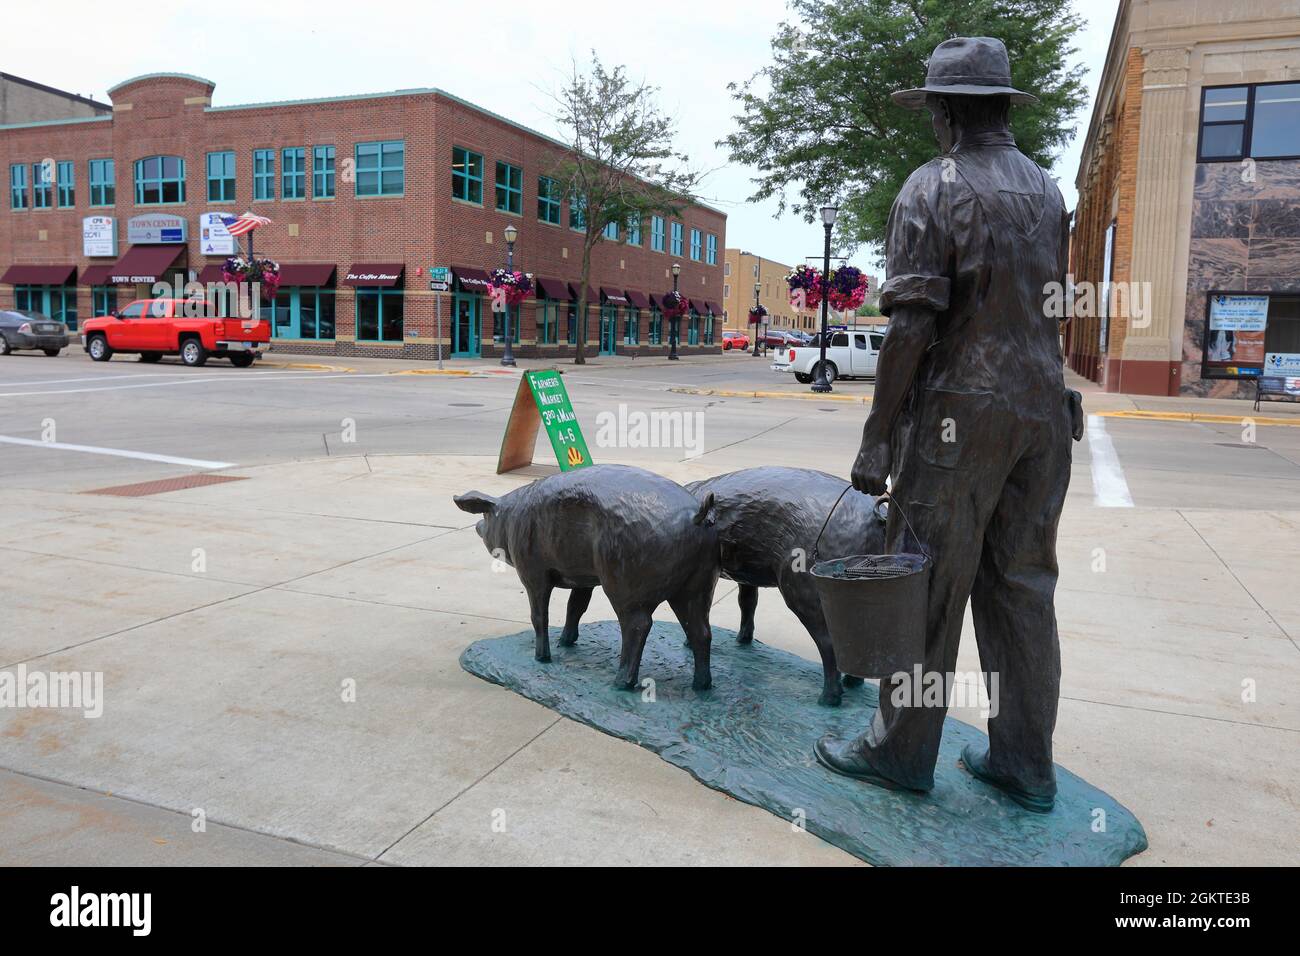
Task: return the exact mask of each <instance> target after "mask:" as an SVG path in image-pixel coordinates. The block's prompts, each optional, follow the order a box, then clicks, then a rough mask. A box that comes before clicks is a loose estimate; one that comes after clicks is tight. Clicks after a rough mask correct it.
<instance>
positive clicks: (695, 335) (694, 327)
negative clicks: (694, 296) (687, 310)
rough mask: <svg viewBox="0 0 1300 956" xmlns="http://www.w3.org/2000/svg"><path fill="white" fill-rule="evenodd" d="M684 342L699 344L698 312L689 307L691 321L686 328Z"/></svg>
mask: <svg viewBox="0 0 1300 956" xmlns="http://www.w3.org/2000/svg"><path fill="white" fill-rule="evenodd" d="M686 344H687V345H699V344H700V313H698V312H696V311H695V310H694V309H691V321H690V324H689V325H688V326H687V328H686Z"/></svg>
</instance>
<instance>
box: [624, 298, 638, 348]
mask: <svg viewBox="0 0 1300 956" xmlns="http://www.w3.org/2000/svg"><path fill="white" fill-rule="evenodd" d="M640 342H641V310H640V309H638V308H637V307H636V306H634V305H629V306H628V307H627V308H625V309H624V310H623V344H624V345H639V344H640Z"/></svg>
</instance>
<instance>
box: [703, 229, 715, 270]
mask: <svg viewBox="0 0 1300 956" xmlns="http://www.w3.org/2000/svg"><path fill="white" fill-rule="evenodd" d="M704 262H705V264H706V265H711V266H716V265H717V264H718V237H717V236H715V235H714V234H713V233H709V239H708V243H707V245H706V246H705V251H704Z"/></svg>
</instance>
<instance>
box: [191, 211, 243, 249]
mask: <svg viewBox="0 0 1300 956" xmlns="http://www.w3.org/2000/svg"><path fill="white" fill-rule="evenodd" d="M199 252H201V253H203V255H205V256H233V255H234V254H235V237H234V236H232V235H231V234H230V230H229V229H227V228H226V224H225V223H224V222H222V220H221V213H219V212H205V213H204V214H203V215H201V216H199Z"/></svg>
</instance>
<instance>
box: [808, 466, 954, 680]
mask: <svg viewBox="0 0 1300 956" xmlns="http://www.w3.org/2000/svg"><path fill="white" fill-rule="evenodd" d="M848 490H849V489H847V488H846V489H845V492H847V491H848ZM843 497H844V495H843V494H841V495H840V499H843ZM883 497H885V496H882V498H883ZM891 504H892V505H893V506H897V502H892V501H891ZM838 505H839V500H837V501H836V502H835V506H836V507H838ZM834 513H835V507H832V508H831V514H834ZM899 513H900V514H903V521H904V522H905V523H906V524H907V530H908V531H909V532H912V523H911V522H910V521H908V520H907V515H906V514H904V513H903V512H902V510H901V509H900V511H899ZM831 514H828V515H827V516H826V521H825V522H823V523H822V531H825V530H826V525H827V524H828V523H829V522H830V520H831ZM912 537H913V538H914V539H915V538H916V533H915V532H912ZM917 540H918V541H919V539H917ZM817 543H818V544H820V543H821V532H818V534H817ZM922 550H923V551H924V545H922ZM813 562H814V563H813V566H812V569H811V571H810V573H811V574H812V576H813V582H814V584H816V586H817V593H818V595H820V597H821V603H822V614H823V615H824V616H825V618H826V627H827V629H828V630H829V631H830V635H831V644H832V645H833V646H834V648H835V663H836V666H838V667H839V669H840V671H841V672H843V673H845V674H853V675H854V676H856V677H873V678H875V677H889V676H890V675H892V674H895V673H897V672H898V671H905V672H910V671H911V670H912V668H913V667H914V666H915V665H917V664H921V663H923V662H924V659H925V617H926V606H927V605H928V603H929V594H930V569H931V566H932V564H931V561H930V556H929V555H928V554H925V553H922V554H909V553H902V554H855V555H850V556H848V557H843V558H831V559H830V560H827V561H820V562H819V561H817V546H816V545H814V546H813Z"/></svg>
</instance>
